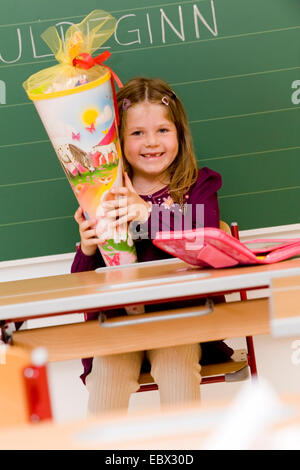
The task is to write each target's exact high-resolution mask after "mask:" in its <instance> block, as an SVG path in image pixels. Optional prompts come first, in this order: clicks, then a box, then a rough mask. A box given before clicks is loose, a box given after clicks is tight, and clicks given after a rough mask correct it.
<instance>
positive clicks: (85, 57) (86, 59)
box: [72, 51, 123, 125]
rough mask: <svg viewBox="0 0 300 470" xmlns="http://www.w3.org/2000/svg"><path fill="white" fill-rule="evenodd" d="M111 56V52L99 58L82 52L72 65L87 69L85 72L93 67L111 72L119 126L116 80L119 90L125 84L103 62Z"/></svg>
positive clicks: (106, 52)
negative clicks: (99, 67) (98, 66)
mask: <svg viewBox="0 0 300 470" xmlns="http://www.w3.org/2000/svg"><path fill="white" fill-rule="evenodd" d="M110 56H111V53H110V52H109V51H105V52H102V54H99V55H98V56H97V57H92V56H91V55H90V54H88V53H87V52H82V53H81V54H79V56H77V57H75V58H74V59H73V62H72V64H73V66H74V67H76V66H78V67H79V68H81V69H85V70H88V69H90V68H91V67H94V65H103V67H106V68H107V69H108V70H109V71H110V73H111V86H112V90H113V98H114V105H115V112H116V118H117V124H118V125H119V113H118V105H117V95H116V89H115V83H114V80H115V81H116V83H117V85H118V87H119V88H122V87H123V84H122V82H121V80H120V79H119V77H118V75H117V74H115V72H113V71H112V69H111V68H109V67H108V66H107V65H104V64H103V62H104V61H105V60H106V59H108V58H109V57H110Z"/></svg>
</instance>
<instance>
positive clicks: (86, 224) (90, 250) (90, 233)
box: [74, 207, 103, 256]
mask: <svg viewBox="0 0 300 470" xmlns="http://www.w3.org/2000/svg"><path fill="white" fill-rule="evenodd" d="M74 219H75V220H76V222H77V223H78V225H79V233H80V239H81V241H80V246H81V251H82V252H83V253H84V254H85V255H87V256H92V255H94V254H95V253H96V251H97V246H98V245H100V244H101V243H103V240H100V239H99V238H98V237H97V234H96V229H95V226H96V223H97V220H96V219H91V220H87V219H86V218H85V217H84V213H83V209H82V208H81V207H79V208H78V209H77V211H76V212H75V214H74Z"/></svg>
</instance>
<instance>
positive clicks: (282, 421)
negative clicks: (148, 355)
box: [0, 396, 300, 463]
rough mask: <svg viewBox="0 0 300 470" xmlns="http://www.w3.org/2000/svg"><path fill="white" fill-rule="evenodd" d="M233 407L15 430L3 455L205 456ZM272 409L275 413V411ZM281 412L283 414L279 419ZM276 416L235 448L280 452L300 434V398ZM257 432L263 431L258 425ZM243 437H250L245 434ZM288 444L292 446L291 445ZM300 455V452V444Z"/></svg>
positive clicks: (284, 403)
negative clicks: (285, 436) (283, 436)
mask: <svg viewBox="0 0 300 470" xmlns="http://www.w3.org/2000/svg"><path fill="white" fill-rule="evenodd" d="M278 400H279V399H278ZM230 405H231V403H230V402H229V403H226V402H225V403H224V402H216V403H213V404H211V405H210V404H206V405H201V406H199V405H198V406H197V405H192V406H186V407H182V408H180V407H179V408H177V409H174V408H173V409H167V410H165V411H159V410H155V409H151V408H150V409H148V410H142V411H135V412H133V413H131V414H130V415H128V414H127V413H126V414H118V413H112V414H110V415H107V417H105V418H103V417H102V418H101V419H96V418H90V419H87V420H85V421H77V422H68V423H59V424H55V423H51V422H50V423H49V422H48V423H47V422H45V423H39V424H27V425H24V426H19V427H13V428H12V427H10V428H9V427H6V428H2V429H0V449H5V450H12V449H20V450H21V449H25V450H29V449H33V450H38V449H45V450H46V449H49V450H54V449H57V450H61V449H70V450H71V449H73V450H76V449H78V450H87V449H91V450H96V449H99V450H100V449H105V450H107V451H108V450H111V451H112V452H113V451H115V450H116V449H118V450H119V451H121V450H128V449H129V450H132V449H135V450H152V449H155V450H161V449H169V450H170V449H171V450H172V449H181V450H186V449H188V450H194V449H195V450H197V449H200V450H201V449H202V450H203V449H207V448H209V446H210V445H211V444H213V443H214V442H213V441H212V438H213V437H218V435H217V436H216V432H217V431H219V429H221V427H222V426H224V425H223V423H224V420H226V417H228V415H229V413H232V412H233V411H234V408H233V407H234V405H232V406H230ZM270 406H274V407H275V405H270ZM276 411H277V412H278V411H279V413H277V414H276ZM280 412H281V414H280ZM245 413H246V411H245V412H244V414H245ZM274 415H275V419H274V420H273V421H271V420H270V418H267V415H266V416H265V417H264V418H262V419H261V421H262V422H263V421H264V419H265V421H266V422H265V423H264V422H263V424H265V425H264V426H262V427H258V428H257V429H256V436H257V437H256V438H255V439H254V441H253V430H250V432H249V436H248V440H249V441H250V442H249V444H250V445H249V447H248V446H245V447H239V445H240V443H241V442H243V438H242V439H241V440H240V442H239V443H237V439H235V440H234V439H233V441H232V443H231V445H232V447H230V448H231V449H236V450H238V449H240V448H245V449H246V448H249V449H261V450H264V449H270V450H272V449H273V450H274V447H273V445H274V444H275V443H276V437H277V436H278V433H279V432H280V431H287V432H288V431H289V430H290V432H292V433H293V431H294V432H295V431H298V432H299V423H300V405H299V396H289V397H283V398H282V399H280V401H278V403H277V404H276V407H275V408H274ZM227 419H228V418H227ZM258 421H259V420H258ZM174 424H175V425H174ZM256 426H258V424H257V423H256ZM252 427H253V425H252ZM230 431H232V430H230ZM235 431H236V432H237V430H235ZM241 434H242V436H245V434H244V433H243V432H241ZM296 435H297V434H296ZM251 437H252V439H251ZM277 439H278V437H277ZM246 442H247V439H245V438H244V444H245V443H246ZM283 443H285V444H286V445H287V442H286V441H285V440H283ZM294 444H295V442H294ZM207 446H208V447H207ZM291 446H292V444H291ZM293 448H294V447H291V448H290V449H293ZM275 449H276V447H275ZM297 449H299V446H298V443H297ZM112 452H108V454H107V456H112ZM117 455H119V454H117V453H115V456H116V457H117ZM120 455H122V453H121V454H120ZM126 455H128V454H126ZM115 463H120V461H119V462H117V460H116V462H115Z"/></svg>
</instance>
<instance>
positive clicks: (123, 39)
mask: <svg viewBox="0 0 300 470" xmlns="http://www.w3.org/2000/svg"><path fill="white" fill-rule="evenodd" d="M214 2H215V0H210V3H209V4H206V8H205V13H204V11H203V6H199V5H197V4H196V3H194V4H186V5H177V6H173V7H172V10H170V9H169V8H168V6H164V8H162V7H159V6H157V8H152V9H151V11H150V10H149V11H147V7H145V11H144V12H143V13H142V14H141V13H140V12H139V14H135V13H128V14H124V15H122V16H121V17H119V18H117V17H116V19H117V23H116V28H115V32H114V36H113V41H114V42H115V45H117V46H121V47H124V46H125V47H128V46H132V45H134V44H136V45H142V46H144V47H145V46H147V45H149V46H151V45H152V44H155V45H160V44H161V45H164V44H166V43H167V42H170V41H171V42H174V41H180V42H185V41H187V40H201V39H202V38H207V34H208V35H209V37H210V38H214V37H216V36H218V25H217V18H216V11H215V5H214ZM72 24H74V23H72V22H71V21H68V20H63V21H60V22H58V23H55V24H53V23H51V20H49V24H47V26H45V25H46V22H44V23H43V25H44V26H45V28H44V29H46V27H48V26H56V28H57V30H58V32H59V35H60V37H61V39H62V41H63V42H64V32H65V31H66V29H67V28H68V27H69V26H70V25H72ZM191 25H192V26H191ZM10 28H13V29H14V31H12V32H11V37H12V36H14V35H15V38H14V39H13V40H11V44H13V46H12V47H11V45H10V46H8V45H7V48H6V47H5V41H3V40H1V38H0V44H1V46H0V63H1V62H3V63H5V64H14V63H17V62H19V61H21V60H22V59H24V60H28V58H33V59H42V58H49V57H53V54H52V53H50V52H49V49H47V46H45V44H44V43H43V41H42V39H41V38H40V34H41V32H42V31H43V30H41V25H40V24H39V21H36V22H34V23H32V24H24V25H22V26H21V25H20V26H17V27H16V26H15V25H12V26H11V27H10ZM25 44H26V45H27V52H26V54H27V57H25V56H26V54H25V52H24V51H25V49H26V48H25V47H24V46H25ZM28 45H29V51H30V52H29V53H30V57H28ZM103 48H104V49H112V48H113V44H112V45H111V46H108V45H105V46H103Z"/></svg>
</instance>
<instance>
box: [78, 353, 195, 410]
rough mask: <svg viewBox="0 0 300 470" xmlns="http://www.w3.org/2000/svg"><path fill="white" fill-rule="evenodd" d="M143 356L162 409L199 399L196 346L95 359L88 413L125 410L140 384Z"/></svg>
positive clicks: (88, 386)
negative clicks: (149, 369) (148, 366)
mask: <svg viewBox="0 0 300 470" xmlns="http://www.w3.org/2000/svg"><path fill="white" fill-rule="evenodd" d="M145 354H146V357H147V359H148V360H149V362H150V363H151V375H152V377H153V378H154V380H155V382H156V383H157V384H158V387H159V393H160V403H161V405H162V406H174V405H177V404H180V403H183V402H191V401H195V400H198V401H199V400H200V382H201V375H200V369H201V367H200V364H199V361H200V357H201V347H200V345H199V344H187V345H182V346H174V347H168V348H160V349H153V350H150V351H146V353H145V352H144V351H138V352H132V353H126V354H115V355H111V356H100V357H95V358H94V360H93V368H92V371H91V373H90V374H89V375H88V376H87V379H86V385H87V388H88V391H89V400H88V413H89V414H99V413H103V412H106V411H110V410H118V409H126V408H128V404H129V399H130V395H131V393H134V392H136V391H137V390H138V389H139V387H140V385H139V376H140V371H141V366H142V363H143V360H144V357H145Z"/></svg>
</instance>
